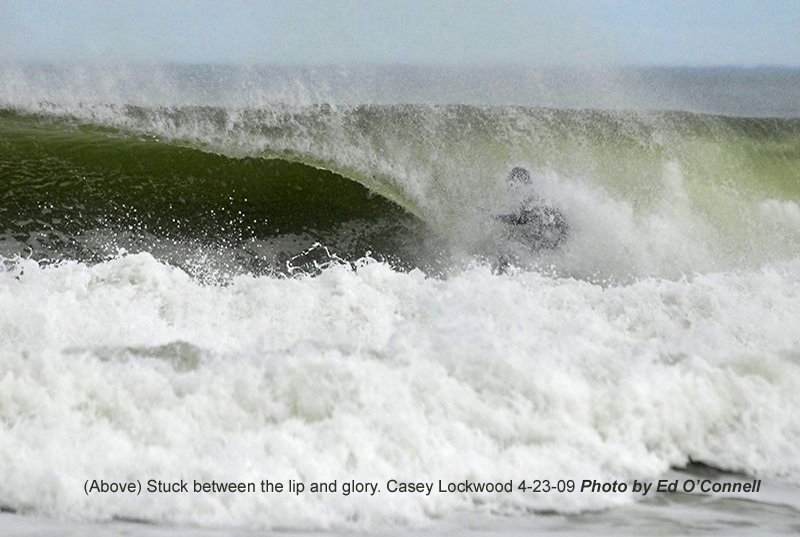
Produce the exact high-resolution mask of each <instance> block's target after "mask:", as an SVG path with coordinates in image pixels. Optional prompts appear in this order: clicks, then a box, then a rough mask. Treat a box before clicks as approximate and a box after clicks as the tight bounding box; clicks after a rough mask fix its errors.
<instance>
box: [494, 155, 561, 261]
mask: <svg viewBox="0 0 800 537" xmlns="http://www.w3.org/2000/svg"><path fill="white" fill-rule="evenodd" d="M508 184H509V187H510V190H511V191H512V193H513V194H515V198H517V199H522V202H521V203H520V204H519V205H518V206H517V210H516V211H514V212H513V213H510V214H500V215H497V216H496V217H495V219H497V220H498V221H500V222H503V223H504V224H507V225H508V226H509V234H510V236H511V238H514V239H516V240H518V241H520V242H523V243H525V244H527V245H529V246H530V247H531V248H532V249H533V250H541V249H553V248H556V247H558V246H559V245H560V244H561V243H562V242H564V240H565V239H566V238H567V233H568V231H569V226H568V225H567V220H566V219H565V218H564V215H563V214H561V211H559V210H558V209H556V208H555V207H551V206H550V205H547V204H546V203H545V202H544V201H543V200H542V199H541V198H539V197H538V196H537V195H536V194H535V193H534V192H533V188H532V181H531V174H530V172H528V170H526V169H525V168H521V167H515V168H512V169H511V171H510V172H509V174H508Z"/></svg>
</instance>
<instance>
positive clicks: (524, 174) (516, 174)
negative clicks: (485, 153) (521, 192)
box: [508, 166, 531, 185]
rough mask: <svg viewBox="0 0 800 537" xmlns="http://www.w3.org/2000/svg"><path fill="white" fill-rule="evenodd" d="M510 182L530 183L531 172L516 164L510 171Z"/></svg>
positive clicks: (516, 183)
mask: <svg viewBox="0 0 800 537" xmlns="http://www.w3.org/2000/svg"><path fill="white" fill-rule="evenodd" d="M508 182H509V183H510V184H512V185H528V184H530V182H531V174H530V172H529V171H528V170H526V169H525V168H521V167H519V166H515V167H513V168H511V171H510V172H508Z"/></svg>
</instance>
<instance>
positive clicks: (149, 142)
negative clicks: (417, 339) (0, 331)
mask: <svg viewBox="0 0 800 537" xmlns="http://www.w3.org/2000/svg"><path fill="white" fill-rule="evenodd" d="M0 125H1V126H0V133H1V134H0V199H2V200H3V203H2V206H1V207H0V229H3V230H4V235H3V242H5V246H4V249H5V250H6V251H5V252H3V253H4V255H6V256H7V257H8V256H10V255H14V254H26V253H32V254H33V255H34V256H35V257H37V258H49V259H56V260H61V259H75V258H77V259H81V260H90V261H93V260H100V259H103V258H104V257H106V256H109V255H113V254H115V253H116V252H117V251H118V250H119V249H120V248H125V249H128V250H130V249H148V250H152V249H156V250H158V251H161V253H162V255H164V256H166V257H167V258H168V259H171V260H172V261H173V262H176V263H178V264H186V263H191V262H192V261H193V260H195V261H197V262H200V261H201V260H200V259H197V258H196V253H197V252H196V250H197V248H201V249H202V251H203V252H204V254H205V255H208V254H209V253H210V252H212V251H213V252H215V253H216V256H217V257H219V252H221V251H223V252H226V253H227V254H228V256H227V257H228V259H225V260H224V261H222V263H223V264H225V263H229V264H230V263H234V264H237V265H244V268H247V269H248V270H273V269H276V268H277V269H281V268H283V267H284V266H285V264H286V263H287V262H288V261H290V260H292V258H296V257H297V256H301V257H302V259H300V260H297V259H295V261H296V263H295V264H298V265H303V263H308V262H313V261H317V260H321V259H322V258H324V257H325V256H326V255H327V253H326V252H325V251H324V250H323V249H319V250H317V249H314V250H315V251H312V252H311V253H310V254H309V255H303V254H304V252H306V251H307V250H309V249H310V248H312V247H313V246H314V245H315V244H317V243H320V244H321V245H331V246H332V245H333V244H335V245H336V246H337V247H338V248H337V249H336V251H335V252H334V253H335V254H337V255H340V256H342V257H345V258H359V257H362V256H364V255H366V254H368V253H371V254H372V255H375V256H377V257H380V258H382V259H387V260H389V261H393V262H397V263H399V264H401V265H402V263H403V262H404V258H403V257H402V255H403V254H404V245H406V244H408V243H409V241H410V240H411V238H413V237H414V235H415V234H418V233H419V232H420V230H422V229H423V228H422V226H420V224H419V222H418V220H417V219H416V218H415V217H413V216H412V215H411V214H410V213H408V212H407V211H405V210H404V209H402V208H401V207H400V206H399V205H397V204H395V203H393V202H391V201H389V200H388V199H386V198H384V197H382V196H379V195H375V194H374V193H373V192H371V191H370V190H369V189H367V188H365V187H364V186H362V185H361V184H359V183H358V182H356V181H353V180H351V179H347V178H345V177H342V176H341V175H338V174H336V173H334V172H331V171H328V170H325V169H320V168H316V167H313V166H310V165H308V164H303V163H301V162H294V161H291V160H286V159H282V158H262V157H236V158H234V157H229V156H225V155H222V154H217V153H213V152H208V151H204V150H200V149H196V148H192V147H181V146H179V145H175V144H173V143H165V142H164V141H160V140H157V139H155V138H153V137H143V136H135V135H130V134H126V133H123V132H120V131H117V130H112V129H107V128H106V129H104V128H98V127H97V126H92V125H89V126H87V125H75V124H70V125H67V124H64V123H63V122H60V121H58V122H52V121H49V120H42V119H41V118H38V119H33V118H29V117H20V116H17V115H15V114H9V113H6V114H4V115H3V117H2V119H0ZM181 244H183V245H185V246H186V248H184V250H187V249H188V250H193V251H194V255H190V256H187V255H186V252H185V251H180V250H181V249H180V248H177V250H178V251H175V250H176V246H178V245H181ZM170 251H172V254H171V255H170V254H169V252H170ZM329 251H330V250H329ZM231 256H233V257H235V258H237V259H236V260H235V261H234V260H233V259H230V257H231ZM217 262H218V263H219V262H220V261H219V260H217ZM238 268H239V269H241V268H243V267H241V266H239V267H238Z"/></svg>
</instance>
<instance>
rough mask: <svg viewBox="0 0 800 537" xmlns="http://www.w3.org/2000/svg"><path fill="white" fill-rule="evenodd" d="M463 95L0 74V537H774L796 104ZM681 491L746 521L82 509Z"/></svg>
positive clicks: (501, 509) (793, 451)
mask: <svg viewBox="0 0 800 537" xmlns="http://www.w3.org/2000/svg"><path fill="white" fill-rule="evenodd" d="M456 74H458V76H455V75H454V74H453V73H444V75H442V74H441V73H440V74H437V73H435V72H433V71H426V70H424V69H419V70H416V71H414V70H410V71H409V70H405V71H403V70H402V69H398V72H395V71H385V70H381V69H377V68H375V69H367V68H364V69H363V70H356V71H346V70H343V69H330V70H325V69H307V70H294V71H292V70H288V69H278V68H274V69H265V70H263V71H257V70H241V69H238V70H237V69H232V68H230V69H228V68H222V67H203V66H200V67H196V68H193V69H192V68H187V67H162V68H158V69H146V70H140V69H139V68H136V67H130V66H128V67H119V68H110V67H98V66H95V67H91V68H89V67H85V68H59V69H54V68H48V67H43V66H38V67H19V66H4V67H3V68H2V69H0V476H2V479H0V510H2V512H3V513H2V514H0V524H6V525H7V527H9V528H12V529H13V531H14V532H15V534H20V535H34V534H35V535H42V534H44V535H56V534H58V535H65V534H66V535H72V534H74V535H92V534H98V535H99V534H101V533H102V532H103V531H120V532H123V531H125V532H131V533H132V534H135V535H162V534H175V535H180V534H187V535H217V534H221V533H218V532H225V533H224V534H225V535H229V534H231V533H230V532H241V534H242V535H250V534H252V533H251V532H254V531H263V530H273V531H293V532H298V531H299V532H312V531H314V532H316V531H326V532H329V533H333V534H345V533H349V532H352V531H370V532H377V533H381V534H397V533H400V534H402V533H404V532H407V531H419V530H427V531H433V532H441V533H448V532H452V531H460V532H472V533H474V534H476V535H477V534H481V533H491V532H493V531H496V529H497V528H498V527H501V528H506V529H510V530H513V531H517V532H519V533H523V532H530V531H532V530H539V531H554V532H555V531H558V532H559V533H562V534H565V535H570V534H573V533H574V534H578V533H580V532H581V531H584V530H586V528H591V529H592V530H594V531H599V532H606V533H614V534H617V533H619V532H621V531H622V532H625V531H628V532H630V533H631V534H642V533H647V532H649V531H661V532H665V533H667V534H670V533H675V534H683V533H687V532H697V533H710V534H724V535H730V534H735V533H736V532H742V533H745V532H746V531H748V530H752V529H753V527H756V526H758V527H759V528H761V529H763V530H764V531H766V532H768V533H773V534H780V533H787V534H791V533H792V532H794V531H796V530H797V527H798V526H797V524H798V522H797V521H798V519H800V456H798V455H799V452H798V447H797V446H798V444H800V419H799V418H798V416H800V397H798V395H797V394H798V393H800V331H798V329H797V327H798V326H800V119H798V118H799V117H800V112H799V111H798V110H796V109H795V108H793V106H796V103H797V102H800V100H797V99H795V97H797V87H800V86H798V85H797V84H796V81H797V79H798V76H800V75H798V74H797V73H796V71H788V72H787V71H777V72H769V71H768V72H760V73H757V74H758V76H755V75H754V74H753V73H752V72H749V71H744V72H739V71H736V70H732V71H726V70H721V71H717V70H712V71H703V70H698V71H695V72H690V73H688V74H687V73H685V72H683V71H670V70H662V71H658V72H656V73H654V74H653V73H649V74H648V73H642V72H637V71H631V72H627V73H623V74H619V73H600V72H595V71H590V72H580V71H571V72H566V73H565V72H561V71H555V72H550V73H547V72H545V73H544V74H542V73H540V72H533V71H531V72H525V73H517V72H513V71H509V72H503V73H500V74H498V75H497V76H496V77H495V79H494V80H495V82H492V83H487V82H485V80H486V77H485V74H486V73H483V72H478V73H472V72H466V71H465V72H464V73H460V72H459V73H456ZM437 77H439V78H437ZM687 77H688V79H689V80H691V81H693V82H692V84H688V83H687V82H686V80H687ZM737 77H738V78H737ZM409 78H410V79H412V80H413V81H415V83H409V82H408V80H407V79H409ZM515 80H517V81H518V80H525V81H526V82H527V85H526V86H525V87H526V88H528V89H527V90H526V91H522V90H520V89H518V88H517V89H508V88H509V87H512V88H516V86H515V85H514V84H512V81H515ZM732 80H733V81H734V82H735V83H732V82H731V81H732ZM764 80H767V81H769V84H767V83H765V82H764ZM433 82H436V83H435V84H434V83H433ZM600 82H602V83H603V86H602V87H604V88H605V89H606V91H604V92H602V93H601V92H595V91H592V88H597V87H598V84H599V83H600ZM487 84H488V85H487ZM420 87H422V88H428V93H424V92H423V93H418V92H419V91H422V90H418V89H414V90H411V89H409V88H420ZM565 87H574V88H575V90H574V91H570V92H566V93H565V91H564V88H565ZM723 87H724V88H730V87H734V88H742V89H741V91H740V92H739V93H736V94H735V95H734V96H733V97H731V96H727V97H724V96H722V97H719V98H718V99H715V100H712V99H709V100H708V101H704V100H703V99H702V98H701V96H708V95H709V94H714V91H715V88H717V89H719V88H723ZM762 87H768V88H771V89H770V90H769V91H773V92H775V96H776V97H775V99H773V100H771V101H770V102H769V103H770V104H765V102H764V101H763V100H762V99H759V98H756V97H753V95H757V94H758V89H759V88H762ZM442 88H444V89H442ZM531 88H534V89H535V91H534V89H531ZM697 88H700V90H698V89H697ZM776 88H777V89H776ZM720 91H722V90H720ZM765 91H767V90H765ZM722 93H724V92H722ZM487 96H494V97H493V98H492V99H490V98H489V97H487ZM610 96H611V97H610ZM493 99H494V100H493ZM497 99H500V100H501V101H502V102H499V101H498V100H497ZM709 103H713V104H709ZM793 103H795V104H793ZM514 166H523V167H525V168H526V169H528V170H530V172H531V175H532V177H533V181H534V184H535V186H536V188H537V192H538V193H539V194H540V195H541V197H542V198H543V199H545V200H547V202H548V203H549V204H551V205H552V206H554V207H556V208H558V210H559V211H560V212H562V213H563V215H564V217H565V218H566V220H567V221H568V222H569V225H570V228H569V229H570V231H569V237H568V239H567V240H566V242H565V243H564V244H563V245H560V246H559V247H557V248H555V249H551V250H542V251H531V250H529V249H527V248H526V247H525V245H524V244H519V243H517V242H515V241H514V240H511V239H509V238H508V237H507V236H505V235H504V230H503V227H502V226H501V225H500V224H499V223H498V222H497V221H496V220H495V219H494V218H492V215H493V214H496V213H497V212H498V211H499V210H500V208H502V207H504V206H505V205H504V204H507V202H508V200H507V196H508V191H507V185H506V176H507V173H508V171H509V170H510V169H511V168H512V167H514ZM695 475H702V476H706V477H708V476H710V478H711V479H713V480H715V481H720V482H727V481H737V482H738V481H752V480H753V479H761V480H762V481H763V487H762V490H763V492H762V493H759V494H758V495H755V496H753V495H746V494H709V495H700V494H697V493H694V494H682V493H676V494H661V495H657V496H654V497H648V498H645V499H643V498H639V497H637V496H636V495H635V494H632V493H625V494H616V493H602V492H601V493H580V492H575V493H563V494H562V493H559V494H536V493H524V492H514V493H510V494H493V493H487V492H474V491H471V490H467V489H465V490H464V491H463V492H460V491H456V492H454V493H448V494H430V495H426V494H395V495H387V494H385V493H376V494H373V495H370V494H368V493H367V494H363V495H352V496H343V495H335V494H315V493H309V492H305V493H303V494H300V495H294V494H276V495H264V494H238V495H237V494H230V493H225V494H222V493H218V494H201V495H194V494H149V495H148V494H142V495H140V496H135V495H125V494H104V495H99V494H94V495H90V494H86V493H85V492H84V483H85V482H86V480H92V479H98V480H99V479H105V480H106V481H116V482H129V481H135V480H137V479H139V480H142V482H143V483H144V482H146V481H147V480H149V479H160V480H165V481H174V482H178V481H181V480H183V481H188V482H190V483H191V482H192V480H199V481H205V482H211V481H217V482H251V481H252V482H258V481H260V480H262V479H270V480H273V481H282V482H284V483H288V482H289V480H294V481H332V480H334V479H336V480H339V481H340V482H342V481H348V482H349V481H355V482H363V483H367V482H369V483H373V482H374V483H378V486H381V487H382V486H383V485H385V484H386V483H387V482H388V481H390V480H397V481H402V482H433V483H438V482H439V481H442V482H444V483H450V482H452V483H460V482H464V481H470V482H487V483H488V482H491V483H498V482H505V481H508V480H512V479H513V480H515V481H516V482H518V481H519V480H523V479H526V480H533V479H538V480H549V481H550V482H552V483H557V482H558V481H559V480H569V479H572V480H575V481H576V482H578V483H580V482H581V481H582V480H586V479H589V480H592V479H594V480H598V481H602V482H614V481H619V482H628V483H629V482H632V481H633V480H658V479H662V478H675V476H679V477H681V478H685V477H686V476H690V477H691V476H695ZM620 528H623V529H620ZM161 532H164V533H161ZM237 534H238V533H237Z"/></svg>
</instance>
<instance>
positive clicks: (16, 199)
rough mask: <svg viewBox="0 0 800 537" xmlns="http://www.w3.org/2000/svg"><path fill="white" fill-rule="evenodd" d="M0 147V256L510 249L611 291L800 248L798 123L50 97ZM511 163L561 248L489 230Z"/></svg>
mask: <svg viewBox="0 0 800 537" xmlns="http://www.w3.org/2000/svg"><path fill="white" fill-rule="evenodd" d="M0 149H1V150H2V154H1V155H0V198H2V200H3V203H2V207H0V224H1V225H2V228H3V229H4V230H5V234H4V237H5V240H4V242H5V246H3V248H4V249H5V252H4V255H6V254H7V253H9V252H13V251H16V252H23V253H24V252H27V253H31V254H32V255H34V256H38V257H47V258H54V259H64V258H78V259H96V258H100V257H102V256H106V255H112V254H113V253H115V249H116V248H126V249H129V250H130V249H136V248H146V249H148V251H154V252H155V253H156V254H157V255H161V256H163V257H165V258H167V259H170V260H172V261H174V262H177V263H181V264H186V263H187V262H188V261H187V259H189V258H193V256H195V260H196V261H198V262H199V263H206V262H207V260H203V259H196V256H197V252H198V251H203V252H204V255H207V254H208V252H209V251H211V250H213V251H215V252H216V254H215V255H221V256H222V258H224V259H225V261H224V262H222V265H226V264H232V265H234V266H235V267H238V268H235V269H232V270H236V271H238V270H240V269H241V268H242V267H244V268H245V269H246V270H274V269H275V268H276V267H277V268H280V267H284V266H285V265H286V263H287V261H289V260H292V259H293V258H294V259H295V260H296V259H298V256H299V259H301V260H308V259H310V260H312V261H318V256H317V255H316V254H313V253H312V254H307V255H308V256H309V257H304V256H303V255H302V254H303V252H306V251H307V250H309V248H312V246H313V245H314V244H317V243H319V244H320V246H319V247H317V250H316V251H323V252H324V253H325V256H327V255H329V254H333V255H336V256H339V257H344V258H346V259H357V258H359V257H361V256H363V255H365V254H366V253H368V252H371V255H373V256H377V257H379V258H383V259H387V260H390V261H392V262H394V263H396V264H397V265H398V266H402V267H405V268H410V267H417V266H420V267H423V268H426V267H427V268H430V267H433V266H434V265H436V266H438V267H439V268H441V267H442V266H445V265H452V264H453V263H455V262H456V261H455V260H465V259H474V258H475V256H478V257H479V258H489V259H493V258H497V257H498V255H499V256H506V255H509V252H511V254H513V259H515V260H517V261H519V262H520V263H524V264H533V265H539V266H546V267H550V268H553V269H554V270H556V271H557V272H560V273H563V274H566V275H571V276H576V277H602V278H611V279H617V278H626V277H628V276H642V275H651V274H657V275H662V276H679V275H681V274H685V273H687V272H701V271H706V270H729V269H736V268H738V267H744V266H753V265H756V266H760V265H763V264H764V263H766V262H769V261H771V260H777V259H785V258H792V257H794V256H796V255H797V253H798V252H800V206H798V201H800V120H798V119H770V118H763V119H753V118H729V117H719V116H706V115H694V114H689V113H680V112H649V113H643V112H640V113H632V112H631V113H625V112H600V111H592V110H551V109H540V108H520V107H498V106H492V107H477V106H415V105H391V106H377V105H374V106H347V107H332V106H327V105H317V106H307V107H289V106H279V105H276V106H273V107H271V108H267V109H233V108H230V109H228V108H212V107H177V108H175V107H173V108H169V107H161V108H145V107H134V106H110V105H109V106H101V105H91V106H90V105H80V106H72V107H71V108H69V109H61V108H58V107H55V106H51V105H40V106H39V107H38V108H36V109H35V110H28V111H26V112H24V113H23V112H22V111H12V110H7V111H5V112H3V113H2V115H0ZM513 166H524V167H526V168H528V169H529V170H530V171H531V172H532V175H533V177H534V185H535V189H536V193H537V194H538V195H539V196H540V197H541V198H543V199H544V200H546V202H547V203H548V204H550V205H553V206H555V207H557V208H558V209H559V210H560V211H561V212H562V213H563V214H564V215H565V217H566V219H567V221H568V222H569V224H570V238H569V240H568V241H567V242H566V243H565V244H564V245H563V246H562V247H560V248H558V249H557V250H555V251H543V252H542V251H540V252H531V251H527V250H526V248H525V245H520V244H509V243H508V241H507V240H506V239H505V230H504V229H503V228H502V226H500V225H499V224H498V223H497V222H496V221H495V219H494V218H492V216H493V215H494V214H497V213H498V212H500V211H502V210H503V207H504V204H507V202H508V196H509V192H508V190H509V189H508V185H507V183H506V174H507V173H508V170H509V169H510V168H511V167H513ZM198 246H202V248H201V249H198ZM323 247H324V248H323ZM325 248H327V250H325ZM176 252H184V254H181V255H178V254H176ZM186 252H191V255H189V254H186ZM187 256H188V257H187ZM204 259H205V258H204ZM459 262H461V261H459Z"/></svg>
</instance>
